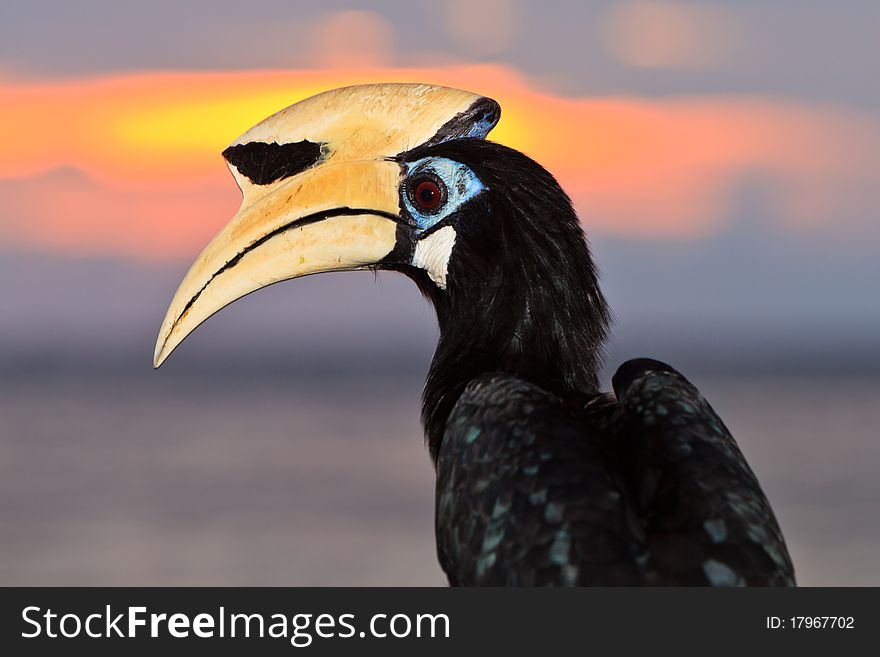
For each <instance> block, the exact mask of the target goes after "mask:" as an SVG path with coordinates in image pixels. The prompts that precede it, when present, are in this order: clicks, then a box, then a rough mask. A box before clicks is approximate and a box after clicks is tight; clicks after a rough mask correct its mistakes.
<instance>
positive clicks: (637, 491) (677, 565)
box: [604, 359, 794, 586]
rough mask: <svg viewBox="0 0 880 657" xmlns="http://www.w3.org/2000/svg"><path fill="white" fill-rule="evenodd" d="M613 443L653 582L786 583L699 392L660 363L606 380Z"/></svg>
mask: <svg viewBox="0 0 880 657" xmlns="http://www.w3.org/2000/svg"><path fill="white" fill-rule="evenodd" d="M613 385H614V391H615V395H616V396H617V406H616V408H615V409H614V410H613V412H612V414H611V416H610V417H611V424H610V427H609V430H608V431H606V432H604V434H605V435H606V437H608V439H610V440H611V441H615V442H616V443H617V446H616V449H615V450H614V452H615V453H616V454H617V455H618V456H619V459H620V463H621V466H620V467H621V470H622V473H623V476H624V479H625V481H626V482H627V488H628V489H629V490H630V491H631V493H632V496H633V501H634V503H635V504H636V507H637V510H638V513H639V515H640V516H641V518H642V523H643V527H644V532H645V536H644V541H645V545H646V547H647V548H648V555H649V558H648V561H647V562H646V569H647V572H648V573H650V574H651V576H652V577H653V578H656V580H657V581H658V583H661V584H663V583H666V584H677V583H685V584H698V585H700V584H711V585H758V586H770V585H789V586H791V585H794V568H793V566H792V563H791V558H790V557H789V555H788V550H787V548H786V546H785V541H784V539H783V537H782V532H781V530H780V529H779V525H778V523H777V521H776V517H775V516H774V514H773V510H772V509H771V508H770V503H769V502H768V501H767V498H766V497H765V496H764V493H763V491H762V490H761V486H760V484H759V483H758V480H757V478H756V477H755V474H754V473H753V472H752V470H751V468H750V467H749V465H748V463H747V462H746V459H745V457H744V456H743V454H742V452H741V451H740V450H739V447H738V446H737V444H736V441H735V440H734V439H733V436H731V434H730V432H729V431H728V430H727V427H725V426H724V423H723V422H722V421H721V419H720V418H719V417H718V415H716V413H715V411H714V410H713V409H712V407H711V406H710V405H709V403H708V402H707V401H706V400H705V399H704V398H703V396H702V395H701V394H700V392H699V391H698V390H697V389H696V387H694V386H693V384H691V383H690V382H689V381H688V380H687V379H686V378H685V377H684V376H682V375H681V374H680V373H679V372H677V371H676V370H674V369H673V368H672V367H670V366H669V365H666V364H665V363H661V362H659V361H656V360H649V359H636V360H631V361H627V362H626V363H624V364H623V365H621V367H620V368H619V369H618V370H617V373H616V374H615V375H614V379H613Z"/></svg>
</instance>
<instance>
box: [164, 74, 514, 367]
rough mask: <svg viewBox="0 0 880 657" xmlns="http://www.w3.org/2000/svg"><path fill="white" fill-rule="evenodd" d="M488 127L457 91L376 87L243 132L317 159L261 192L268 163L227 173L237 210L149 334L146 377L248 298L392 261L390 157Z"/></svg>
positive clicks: (395, 183)
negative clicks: (292, 282)
mask: <svg viewBox="0 0 880 657" xmlns="http://www.w3.org/2000/svg"><path fill="white" fill-rule="evenodd" d="M487 103H488V104H489V105H488V107H489V110H488V113H487V110H486V109H485V108H486V107H487ZM487 117H488V118H487ZM495 121H497V104H495V103H494V101H490V100H488V99H485V98H482V97H480V96H476V95H474V94H471V93H468V92H465V91H459V90H456V89H447V88H445V87H433V86H429V85H415V84H381V85H365V86H361V87H349V88H345V89H338V90H335V91H332V92H327V93H324V94H319V95H318V96H314V97H312V98H310V99H307V100H305V101H302V102H301V103H298V104H296V105H293V106H291V107H289V108H287V109H284V110H281V111H280V112H278V113H277V114H275V115H273V116H272V117H269V118H268V119H266V120H265V121H263V122H261V123H259V124H257V125H256V126H254V128H252V129H251V130H249V131H248V132H246V133H245V134H244V135H242V137H240V138H239V139H238V140H236V144H239V145H243V144H251V145H253V144H258V145H259V146H261V147H262V146H266V145H269V146H270V147H271V145H272V144H296V143H300V142H304V141H308V142H313V143H314V144H315V145H317V144H320V146H321V148H320V153H321V155H320V158H319V160H318V161H316V162H315V163H314V164H313V165H311V166H308V165H307V166H306V168H305V170H301V171H292V172H291V173H290V175H281V176H280V177H279V178H278V179H271V176H270V177H269V178H270V179H269V180H266V179H265V178H266V176H264V175H263V174H264V172H265V171H267V170H272V166H274V163H266V166H263V164H264V163H262V162H257V163H256V164H255V163H254V162H253V161H249V162H248V163H247V166H246V168H247V170H248V171H257V172H259V175H253V174H252V175H251V176H250V177H248V175H247V174H246V173H243V172H242V171H239V170H238V168H237V165H236V164H234V162H232V161H230V169H231V170H232V173H233V175H234V176H235V177H236V180H237V182H238V184H239V187H240V188H241V190H242V192H243V194H244V199H243V202H242V206H241V208H240V209H239V211H238V213H237V214H236V215H235V217H233V219H232V220H231V221H230V222H229V224H228V225H227V226H226V227H225V228H223V230H222V231H221V232H220V233H219V234H218V235H217V236H216V237H214V239H213V240H212V241H211V242H210V243H209V244H208V246H207V247H206V248H205V250H204V251H203V252H202V253H201V255H199V257H198V258H197V259H196V261H195V263H194V264H193V265H192V267H191V268H190V270H189V272H188V273H187V274H186V277H185V278H184V279H183V282H181V284H180V287H179V288H178V290H177V292H176V294H175V295H174V298H173V299H172V301H171V305H170V307H169V308H168V311H167V313H166V315H165V320H164V321H163V322H162V328H161V329H160V331H159V337H158V339H157V341H156V350H155V353H154V356H153V365H154V367H159V365H161V364H162V362H163V361H164V360H165V359H166V358H167V357H168V355H169V354H170V353H171V352H172V351H173V350H174V349H175V348H176V347H177V346H178V345H179V344H180V343H181V342H182V341H183V340H184V338H186V337H187V336H188V335H189V334H190V333H192V332H193V331H194V330H195V328H196V327H197V326H198V325H199V324H201V323H202V322H203V321H205V320H206V319H207V318H208V317H210V316H211V315H213V314H214V313H215V312H217V311H218V310H220V309H221V308H223V307H224V306H226V305H228V304H230V303H232V302H233V301H235V300H236V299H239V298H241V297H243V296H245V295H246V294H249V293H250V292H253V291H255V290H257V289H259V288H262V287H265V286H267V285H271V284H273V283H277V282H279V281H283V280H287V279H291V278H297V277H299V276H306V275H308V274H316V273H320V272H327V271H339V270H353V269H362V268H366V267H370V266H372V265H376V264H378V263H380V262H381V261H382V260H383V259H385V258H386V257H387V256H389V254H391V253H392V252H394V250H395V246H396V244H397V238H398V229H399V228H400V227H402V226H407V227H408V223H407V220H406V219H404V218H402V217H401V210H400V198H399V187H400V181H401V171H402V169H401V165H400V163H399V162H398V161H396V159H395V156H396V155H398V154H399V153H401V152H404V151H407V150H409V149H411V148H413V147H415V146H418V145H421V144H425V143H436V142H437V141H442V140H445V139H447V138H456V137H461V136H485V133H486V132H488V130H489V129H491V127H492V126H494V124H495ZM468 131H470V132H468ZM315 152H316V153H317V151H315ZM408 229H409V228H408ZM409 230H411V229H409Z"/></svg>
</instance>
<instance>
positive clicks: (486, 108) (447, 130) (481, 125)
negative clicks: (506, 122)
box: [422, 98, 501, 146]
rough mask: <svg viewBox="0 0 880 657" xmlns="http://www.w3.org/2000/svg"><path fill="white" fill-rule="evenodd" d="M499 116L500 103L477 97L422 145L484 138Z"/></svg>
mask: <svg viewBox="0 0 880 657" xmlns="http://www.w3.org/2000/svg"><path fill="white" fill-rule="evenodd" d="M500 118H501V105H499V104H498V103H497V102H496V101H494V100H492V99H491V98H478V99H477V100H475V101H474V102H473V104H472V105H471V106H470V107H468V108H467V109H466V110H465V111H464V112H460V113H458V114H456V115H455V116H453V117H452V118H451V119H449V120H448V121H447V122H446V123H444V124H443V125H442V126H440V129H439V130H438V131H437V133H436V134H435V135H434V136H433V137H431V138H430V139H429V140H428V141H426V142H425V143H424V144H422V146H433V145H435V144H440V143H442V142H445V141H451V140H453V139H465V138H477V139H485V138H486V135H488V134H489V131H490V130H492V128H494V127H495V125H496V124H497V123H498V120H499V119H500Z"/></svg>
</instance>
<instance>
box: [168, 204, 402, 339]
mask: <svg viewBox="0 0 880 657" xmlns="http://www.w3.org/2000/svg"><path fill="white" fill-rule="evenodd" d="M358 214H373V215H377V216H380V217H385V218H386V219H391V220H392V221H394V222H395V223H397V224H400V225H403V226H408V224H407V223H406V222H405V221H404V220H403V219H402V218H401V217H400V216H398V215H396V214H391V213H390V212H384V211H382V210H373V209H368V208H333V209H332V210H323V211H321V212H315V213H314V214H309V215H306V216H305V217H300V218H299V219H295V220H294V221H291V222H289V223H286V224H284V225H283V226H279V227H278V228H276V229H275V230H273V231H271V232H269V233H266V234H265V235H263V237H261V238H260V239H258V240H255V241H254V242H252V243H251V244H249V245H248V246H246V247H245V248H244V249H242V250H241V251H239V252H238V253H237V254H236V255H235V256H234V257H233V258H232V259H230V260H229V261H227V262H226V264H224V265H223V266H222V267H220V269H218V270H217V271H215V272H214V273H213V274H211V278H209V279H208V280H207V282H206V283H205V284H204V285H203V286H202V287H201V289H200V290H199V291H198V292H196V293H195V294H194V295H193V298H192V299H190V300H189V301H187V303H186V305H185V306H184V307H183V310H181V311H180V314H179V315H178V316H177V319H175V320H174V323H173V324H172V325H171V327H170V328H169V329H168V335H171V332H172V331H173V330H174V327H175V326H177V324H178V322H180V320H181V319H183V317H184V316H185V315H186V313H187V312H189V309H190V308H192V306H193V304H194V303H195V302H196V300H197V299H198V298H199V297H200V296H201V294H202V292H204V291H205V290H206V289H207V288H208V286H209V285H210V284H211V283H212V282H213V281H214V279H215V278H217V277H218V276H219V275H220V274H222V273H223V272H225V271H228V270H229V269H231V268H232V267H234V266H235V265H237V264H238V263H239V261H240V260H241V259H242V258H243V257H244V256H246V255H247V254H248V253H249V252H251V251H253V250H254V249H256V248H257V247H258V246H260V245H261V244H265V243H266V242H268V241H269V240H270V239H272V238H273V237H275V236H276V235H280V234H281V233H284V232H286V231H288V230H291V229H292V228H299V227H301V226H308V225H309V224H315V223H318V222H319V221H324V220H325V219H330V218H331V217H344V216H351V215H358ZM166 342H168V336H166V337H165V340H164V341H163V342H162V348H163V349H164V348H165V343H166Z"/></svg>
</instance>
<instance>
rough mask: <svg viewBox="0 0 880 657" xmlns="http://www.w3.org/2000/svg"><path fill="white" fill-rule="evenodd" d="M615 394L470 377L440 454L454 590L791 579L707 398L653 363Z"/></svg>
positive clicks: (446, 563) (632, 373)
mask: <svg viewBox="0 0 880 657" xmlns="http://www.w3.org/2000/svg"><path fill="white" fill-rule="evenodd" d="M615 390H616V393H617V399H613V398H610V397H606V396H595V397H592V398H590V399H588V400H586V401H585V402H584V403H583V404H573V403H571V401H569V402H568V403H566V402H564V401H563V400H561V399H559V398H558V397H555V396H554V395H552V394H550V393H548V392H546V391H544V390H542V389H541V388H539V387H537V386H534V385H532V384H529V383H527V382H525V381H522V380H520V379H518V378H516V377H512V376H509V375H505V374H487V375H484V376H481V377H479V378H477V379H476V380H474V381H473V382H472V383H471V384H470V385H468V386H467V388H466V389H465V392H464V394H463V395H462V396H461V398H460V399H459V401H458V403H457V404H456V405H455V407H454V409H453V411H452V414H451V416H450V418H449V422H448V424H447V428H446V432H445V435H444V438H443V443H442V447H441V449H440V453H439V456H438V460H437V500H436V502H437V512H436V521H437V547H438V552H439V555H440V563H441V565H442V566H443V569H444V570H445V571H446V573H447V575H448V576H449V581H450V583H452V584H454V585H538V586H540V585H646V584H655V585H696V586H708V585H715V586H736V585H793V584H794V575H793V568H792V565H791V561H790V559H789V556H788V552H787V550H786V547H785V543H784V541H783V538H782V534H781V532H780V530H779V526H778V525H777V523H776V519H775V517H774V515H773V512H772V510H771V509H770V506H769V504H768V502H767V499H766V498H765V497H764V494H763V493H762V492H761V488H760V486H759V484H758V482H757V480H756V479H755V476H754V474H753V473H752V471H751V470H750V469H749V467H748V465H747V463H746V461H745V459H744V458H743V456H742V454H741V453H740V451H739V449H738V448H737V446H736V442H735V441H734V440H733V438H732V437H731V435H730V433H729V432H728V431H727V429H726V427H725V426H724V425H723V424H722V422H721V420H720V419H718V416H717V415H715V413H714V411H713V410H712V408H711V406H709V404H708V403H707V402H706V401H705V400H704V399H703V398H702V397H701V396H700V394H699V392H698V391H697V390H696V389H695V388H694V387H693V386H692V385H691V384H690V383H689V382H688V381H687V380H686V379H685V378H684V377H683V376H681V375H680V374H679V373H677V372H676V371H675V370H673V369H672V368H670V367H668V366H667V365H664V364H662V363H658V362H656V361H649V360H639V361H630V362H628V363H626V364H624V366H623V367H621V369H620V371H619V372H618V374H617V376H616V377H615Z"/></svg>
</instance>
